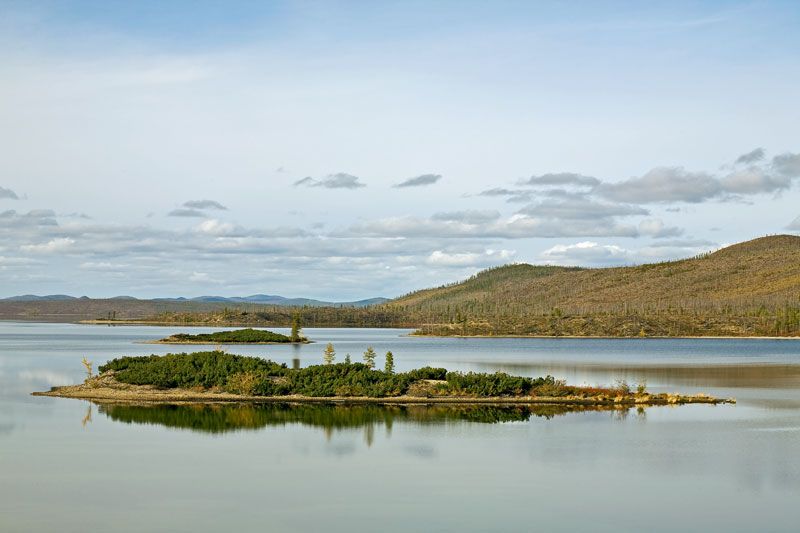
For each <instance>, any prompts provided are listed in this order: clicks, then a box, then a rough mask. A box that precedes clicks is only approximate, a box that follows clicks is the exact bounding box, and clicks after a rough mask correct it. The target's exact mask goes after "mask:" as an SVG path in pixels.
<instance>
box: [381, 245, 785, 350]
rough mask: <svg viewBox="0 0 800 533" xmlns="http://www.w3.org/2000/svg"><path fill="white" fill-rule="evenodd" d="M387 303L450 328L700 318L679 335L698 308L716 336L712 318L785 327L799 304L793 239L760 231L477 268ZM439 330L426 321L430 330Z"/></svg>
mask: <svg viewBox="0 0 800 533" xmlns="http://www.w3.org/2000/svg"><path fill="white" fill-rule="evenodd" d="M387 305H388V306H390V307H395V308H399V309H402V310H403V312H404V313H405V314H408V315H419V316H420V317H421V318H422V317H425V316H427V317H428V319H429V322H431V323H434V322H435V323H438V324H440V325H441V324H442V322H443V320H442V319H443V318H444V317H446V318H448V319H449V322H450V323H451V324H452V325H453V326H452V327H451V328H450V329H455V330H457V329H458V328H459V327H461V328H462V329H464V330H465V332H470V333H479V332H481V331H483V332H484V333H487V334H494V333H495V332H502V333H512V332H516V333H520V334H535V333H541V334H552V331H550V330H549V329H548V328H544V329H548V331H544V330H543V329H542V328H543V326H542V325H541V324H540V323H541V322H542V320H541V317H544V316H547V315H549V316H550V317H551V318H552V317H553V316H555V317H559V318H562V317H573V318H575V317H577V316H580V317H593V319H592V320H594V321H597V320H604V321H608V316H609V315H613V316H614V317H617V318H619V317H622V316H628V317H630V316H638V317H644V316H649V317H651V318H652V317H657V318H658V317H660V318H668V317H673V326H672V327H673V328H680V329H683V327H684V326H681V325H679V324H677V323H675V322H674V321H675V320H678V319H677V318H675V317H679V316H681V315H682V314H683V315H692V316H693V317H694V318H692V321H693V322H696V323H697V324H695V326H696V327H693V329H692V331H691V332H686V334H689V333H691V334H702V333H703V324H702V323H700V322H698V321H699V320H705V318H702V319H701V318H699V317H701V316H702V317H706V318H708V319H709V322H708V327H709V331H708V333H709V334H721V333H720V332H719V331H717V332H716V333H714V332H712V331H711V330H712V329H714V327H715V326H714V325H713V324H712V323H715V321H719V320H723V318H724V317H729V319H730V320H729V319H725V321H727V322H731V320H732V317H735V318H737V319H740V318H741V320H740V322H741V323H742V324H743V326H742V327H744V328H745V330H746V329H747V328H749V327H750V326H746V327H745V325H744V323H745V322H747V320H746V319H747V317H751V316H761V318H762V319H764V320H767V318H765V317H771V318H769V320H772V319H774V321H777V322H781V323H780V324H778V326H781V325H784V326H785V324H783V323H785V322H786V321H787V320H788V322H789V326H792V327H793V324H794V322H796V321H797V320H798V318H797V316H796V315H797V313H796V312H794V311H792V309H796V308H798V306H800V237H796V236H791V235H778V236H771V237H763V238H760V239H755V240H752V241H748V242H744V243H740V244H736V245H733V246H729V247H727V248H723V249H721V250H718V251H716V252H714V253H710V254H704V255H702V256H699V257H694V258H690V259H684V260H679V261H671V262H664V263H655V264H646V265H640V266H631V267H618V268H592V269H583V268H565V267H542V266H531V265H525V264H518V265H509V266H504V267H499V268H494V269H490V270H486V271H483V272H481V273H479V274H477V275H476V276H474V277H472V278H470V279H468V280H466V281H464V282H462V283H457V284H454V285H449V286H443V287H439V288H435V289H428V290H422V291H418V292H415V293H412V294H409V295H407V296H404V297H401V298H398V299H395V300H392V301H391V302H389V304H387ZM790 308H791V309H790ZM784 314H788V316H783V315H784ZM598 317H605V318H602V319H601V318H598ZM592 320H589V321H588V322H592ZM559 321H560V322H562V323H565V322H564V320H559ZM762 321H763V320H762ZM550 322H552V320H550ZM584 322H587V321H584ZM634 322H636V321H634ZM645 322H647V321H645ZM651 322H652V320H651ZM526 323H527V324H528V326H524V324H526ZM534 323H537V324H539V325H534ZM458 324H461V326H458ZM636 324H638V322H636ZM562 325H563V324H562ZM596 326H597V331H596V332H597V333H598V334H603V333H602V331H604V327H605V326H602V327H601V326H599V325H596ZM640 326H641V327H642V328H645V330H644V331H641V330H640V333H643V334H647V333H648V331H647V327H648V326H647V324H646V323H644V322H643V323H642V324H641V325H640ZM608 327H612V326H608ZM616 327H620V326H613V328H616ZM630 327H632V326H628V328H630ZM665 328H666V329H665ZM651 329H652V330H653V331H652V333H653V334H665V335H669V334H677V333H675V332H673V330H671V329H669V327H668V326H667V325H666V324H661V325H658V324H656V325H654V326H653V328H651ZM735 329H736V328H734V327H731V328H730V330H729V331H728V333H730V334H745V332H737V331H735ZM779 329H780V328H779ZM784 329H785V327H784ZM438 331H439V330H436V328H433V329H430V331H429V332H430V333H436V332H438ZM567 333H575V334H582V333H581V331H579V330H576V331H571V330H569V329H568V330H566V331H564V334H567ZM627 333H630V331H628V332H627ZM749 333H752V334H762V335H763V334H767V333H766V332H764V331H762V332H759V333H756V332H755V331H749ZM775 334H782V333H781V332H780V331H775Z"/></svg>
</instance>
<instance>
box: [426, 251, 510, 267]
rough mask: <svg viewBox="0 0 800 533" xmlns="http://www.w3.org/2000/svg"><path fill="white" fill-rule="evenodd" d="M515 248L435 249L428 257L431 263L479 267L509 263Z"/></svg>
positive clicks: (427, 260)
mask: <svg viewBox="0 0 800 533" xmlns="http://www.w3.org/2000/svg"><path fill="white" fill-rule="evenodd" d="M516 253H517V252H516V251H514V250H486V251H484V252H483V253H476V252H462V253H449V252H444V251H442V250H434V251H433V252H431V254H430V255H429V256H428V258H427V259H426V262H427V263H428V264H430V265H436V266H446V267H466V266H471V267H479V266H486V265H489V264H498V263H507V262H509V261H510V260H511V259H512V258H513V257H514V256H515V255H516Z"/></svg>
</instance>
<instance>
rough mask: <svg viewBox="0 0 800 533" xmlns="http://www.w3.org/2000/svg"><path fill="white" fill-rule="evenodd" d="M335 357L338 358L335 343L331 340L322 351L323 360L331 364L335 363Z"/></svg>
mask: <svg viewBox="0 0 800 533" xmlns="http://www.w3.org/2000/svg"><path fill="white" fill-rule="evenodd" d="M334 359H336V351H335V350H334V349H333V344H331V343H330V342H329V343H328V345H327V346H326V347H325V351H323V352H322V360H323V361H324V362H325V364H326V365H330V364H333V361H334Z"/></svg>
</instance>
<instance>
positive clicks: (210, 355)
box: [99, 351, 288, 389]
mask: <svg viewBox="0 0 800 533" xmlns="http://www.w3.org/2000/svg"><path fill="white" fill-rule="evenodd" d="M99 370H100V372H106V371H108V370H114V371H115V372H116V376H115V377H116V378H117V380H118V381H121V382H123V383H130V384H131V385H155V386H156V387H160V388H165V389H169V388H176V387H180V388H191V387H203V388H206V389H210V388H211V387H225V386H227V385H228V380H229V378H230V377H231V376H233V375H235V374H240V373H248V372H251V373H253V372H254V373H258V374H259V375H262V376H283V375H285V374H286V372H287V371H288V368H286V365H279V364H278V363H275V362H273V361H268V360H265V359H260V358H258V357H245V356H241V355H231V354H227V353H224V352H220V351H212V352H195V353H191V354H187V353H179V354H167V355H164V356H158V355H150V356H143V357H121V358H119V359H114V360H112V361H109V362H108V363H106V364H105V365H103V366H101V367H100V368H99ZM239 379H241V378H239Z"/></svg>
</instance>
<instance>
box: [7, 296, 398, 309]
mask: <svg viewBox="0 0 800 533" xmlns="http://www.w3.org/2000/svg"><path fill="white" fill-rule="evenodd" d="M87 299H89V298H87V297H86V296H81V297H80V298H78V297H75V296H69V295H66V294H49V295H45V296H38V295H35V294H23V295H20V296H12V297H10V298H2V299H0V300H2V301H7V302H57V301H68V300H87ZM103 299H106V300H128V301H153V302H164V303H171V302H199V303H230V304H242V303H250V304H259V305H282V306H288V307H302V306H304V305H306V306H310V307H366V306H368V305H377V304H381V303H383V302H387V301H389V300H388V299H387V298H368V299H366V300H357V301H354V302H327V301H322V300H313V299H310V298H286V297H284V296H276V295H270V294H253V295H250V296H231V297H226V296H197V297H195V298H184V297H177V298H152V299H151V300H146V299H145V300H140V299H139V298H134V297H133V296H115V297H113V298H103Z"/></svg>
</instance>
